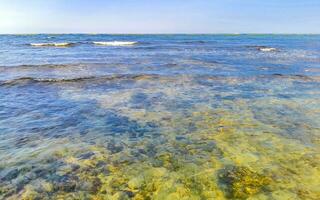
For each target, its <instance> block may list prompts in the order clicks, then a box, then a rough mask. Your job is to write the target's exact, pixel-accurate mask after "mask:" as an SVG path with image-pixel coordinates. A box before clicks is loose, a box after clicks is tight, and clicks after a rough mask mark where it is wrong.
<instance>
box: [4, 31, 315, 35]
mask: <svg viewBox="0 0 320 200" xmlns="http://www.w3.org/2000/svg"><path fill="white" fill-rule="evenodd" d="M72 34H74V35H320V33H105V32H97V33H94V32H69V33H68V32H61V33H50V32H42V33H41V32H39V33H0V35H72Z"/></svg>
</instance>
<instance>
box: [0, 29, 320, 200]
mask: <svg viewBox="0 0 320 200" xmlns="http://www.w3.org/2000/svg"><path fill="white" fill-rule="evenodd" d="M107 41H133V42H137V43H135V44H133V45H125V46H103V45H96V44H94V42H107ZM31 43H45V44H49V43H72V45H70V46H64V47H61V46H60V47H57V46H52V45H51V46H32V45H30V44H31ZM269 47H270V48H275V50H272V51H264V50H265V49H266V48H269ZM319 99H320V36H319V35H1V36H0V160H1V162H0V180H1V181H0V199H279V200H280V199H281V200H282V199H319V196H320V139H319V136H320V100H319Z"/></svg>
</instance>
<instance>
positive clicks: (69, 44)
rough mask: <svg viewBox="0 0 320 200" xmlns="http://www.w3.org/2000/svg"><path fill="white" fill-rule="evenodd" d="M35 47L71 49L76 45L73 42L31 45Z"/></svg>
mask: <svg viewBox="0 0 320 200" xmlns="http://www.w3.org/2000/svg"><path fill="white" fill-rule="evenodd" d="M29 45H30V46H33V47H70V46H74V45H75V43H72V42H57V43H30V44H29Z"/></svg>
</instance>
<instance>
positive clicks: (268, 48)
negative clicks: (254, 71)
mask: <svg viewBox="0 0 320 200" xmlns="http://www.w3.org/2000/svg"><path fill="white" fill-rule="evenodd" d="M247 47H248V48H254V49H256V50H258V51H262V52H273V51H278V49H277V48H274V47H268V46H247Z"/></svg>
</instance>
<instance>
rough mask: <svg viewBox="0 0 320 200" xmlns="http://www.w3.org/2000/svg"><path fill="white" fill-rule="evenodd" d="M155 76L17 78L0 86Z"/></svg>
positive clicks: (118, 75)
mask: <svg viewBox="0 0 320 200" xmlns="http://www.w3.org/2000/svg"><path fill="white" fill-rule="evenodd" d="M157 77H159V75H156V74H115V75H106V76H84V77H76V78H34V77H19V78H15V79H12V80H6V81H0V86H14V85H19V84H26V83H66V82H81V81H108V80H118V79H132V80H142V79H148V78H152V79H154V78H157Z"/></svg>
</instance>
